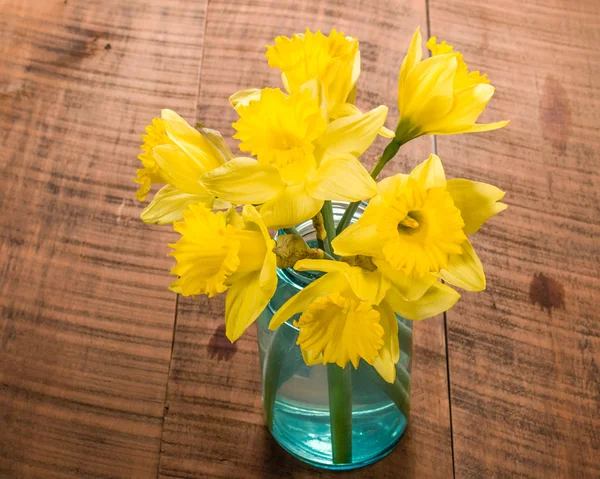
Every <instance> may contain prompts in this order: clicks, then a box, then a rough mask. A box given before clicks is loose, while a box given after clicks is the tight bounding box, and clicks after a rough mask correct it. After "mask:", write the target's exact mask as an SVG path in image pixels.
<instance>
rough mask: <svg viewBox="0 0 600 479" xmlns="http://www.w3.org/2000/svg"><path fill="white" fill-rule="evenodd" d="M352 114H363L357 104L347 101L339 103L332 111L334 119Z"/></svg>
mask: <svg viewBox="0 0 600 479" xmlns="http://www.w3.org/2000/svg"><path fill="white" fill-rule="evenodd" d="M352 115H362V112H361V111H360V110H359V109H358V107H357V106H356V105H354V104H352V103H347V102H346V103H342V104H341V105H338V106H337V107H336V108H335V110H333V111H332V112H331V118H333V119H338V118H344V117H346V116H352Z"/></svg>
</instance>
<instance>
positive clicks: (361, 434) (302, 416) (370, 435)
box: [271, 401, 407, 471]
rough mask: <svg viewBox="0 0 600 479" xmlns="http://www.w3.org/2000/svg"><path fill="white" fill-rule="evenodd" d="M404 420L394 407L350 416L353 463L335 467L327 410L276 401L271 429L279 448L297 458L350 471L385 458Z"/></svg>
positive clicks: (403, 426) (401, 431) (401, 428)
mask: <svg viewBox="0 0 600 479" xmlns="http://www.w3.org/2000/svg"><path fill="white" fill-rule="evenodd" d="M406 426H407V420H406V418H405V417H404V415H403V414H402V413H401V412H400V411H399V410H398V409H397V408H396V407H395V406H394V405H393V404H386V405H384V406H382V407H381V408H378V409H373V408H372V407H370V408H368V409H366V410H364V411H361V410H360V409H358V410H357V409H354V410H353V413H352V462H351V463H343V464H334V463H333V460H332V451H331V427H330V425H329V412H328V410H326V409H322V410H320V409H314V408H311V409H307V408H305V407H302V406H299V405H298V404H291V403H289V402H283V401H276V403H275V410H274V422H273V429H272V431H271V433H272V435H273V437H274V438H275V440H276V441H277V442H278V443H279V445H280V446H281V447H282V448H283V449H285V450H286V451H287V452H289V453H290V454H291V455H293V456H294V457H296V458H297V459H299V460H301V461H302V462H305V463H307V464H310V465H312V466H315V467H319V468H322V469H329V470H337V471H343V470H350V469H357V468H360V467H364V466H367V465H369V464H373V463H374V462H377V461H379V460H380V459H382V458H383V457H385V456H387V455H388V454H389V453H390V452H391V451H392V450H393V449H394V448H395V446H396V445H397V444H398V441H399V440H400V438H401V437H402V435H403V434H404V431H405V429H406Z"/></svg>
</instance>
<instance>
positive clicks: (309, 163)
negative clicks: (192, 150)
mask: <svg viewBox="0 0 600 479" xmlns="http://www.w3.org/2000/svg"><path fill="white" fill-rule="evenodd" d="M319 90H320V89H319V87H318V82H317V81H316V80H312V81H310V82H308V84H307V85H306V86H305V88H304V89H301V90H300V91H297V92H292V93H290V94H289V95H286V94H285V93H283V92H282V91H281V90H278V89H268V88H267V89H265V90H262V91H261V92H260V95H257V94H255V93H253V94H252V95H251V96H252V99H251V100H249V101H243V102H240V103H239V104H238V105H237V108H236V110H237V112H238V113H239V115H240V119H239V120H238V121H237V122H236V123H234V125H233V126H234V128H235V129H236V130H237V133H236V135H235V138H237V139H239V140H241V144H240V149H241V150H242V151H246V152H249V153H251V154H253V155H256V156H257V158H258V161H255V160H252V159H250V158H235V159H233V160H231V161H228V162H227V163H225V164H224V165H223V166H222V167H220V168H217V169H215V170H213V171H211V172H209V173H207V174H205V175H203V176H202V178H201V183H202V184H203V185H204V186H205V187H206V188H207V189H208V190H209V191H210V192H211V193H213V194H214V195H215V196H217V197H219V198H221V199H223V200H225V201H230V202H231V203H235V204H242V203H252V204H261V205H262V206H261V207H260V214H261V216H262V217H263V219H264V220H265V223H266V224H267V226H269V227H270V228H282V227H284V228H285V227H290V226H295V225H297V224H299V223H301V222H303V221H306V220H308V219H310V218H312V217H313V216H315V215H316V214H317V213H318V211H319V210H320V209H321V207H322V206H323V201H325V200H336V201H360V200H364V199H367V198H370V197H372V196H373V195H374V194H375V193H376V191H377V190H376V184H375V182H374V180H373V179H372V178H371V176H370V175H369V173H368V172H367V171H366V170H365V168H364V167H363V166H362V164H361V163H360V162H359V161H358V157H359V156H360V155H361V154H362V153H364V152H365V151H366V150H367V148H368V147H369V146H370V145H371V143H372V142H373V140H374V139H375V137H376V136H377V133H378V131H379V130H380V129H381V127H382V126H383V123H384V121H385V117H386V115H387V108H386V107H384V106H380V107H378V108H375V109H373V110H371V111H369V112H367V113H365V114H363V113H360V112H357V113H354V114H351V115H349V116H346V117H344V118H339V119H337V120H333V121H329V118H328V115H327V109H326V108H324V101H325V99H324V97H323V96H322V95H319V93H318V92H319Z"/></svg>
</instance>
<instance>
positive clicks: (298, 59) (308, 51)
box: [267, 28, 360, 112]
mask: <svg viewBox="0 0 600 479" xmlns="http://www.w3.org/2000/svg"><path fill="white" fill-rule="evenodd" d="M267 59H268V61H269V66H270V67H271V68H279V69H280V70H281V77H282V80H283V84H284V86H285V88H286V90H287V91H288V93H294V92H297V91H300V90H301V89H302V86H303V85H304V84H305V83H306V82H308V81H310V80H313V79H316V80H318V81H319V82H321V83H322V84H323V87H324V90H325V96H326V98H327V105H328V109H329V111H330V112H333V111H334V110H336V109H337V108H338V107H340V106H341V105H343V104H344V103H346V102H347V101H350V102H353V98H352V96H353V93H354V92H355V90H354V88H355V85H356V81H357V79H358V75H359V73H360V53H359V49H358V40H357V39H356V38H353V37H347V36H345V35H344V34H343V33H342V32H337V31H336V30H332V31H331V33H330V34H329V36H325V35H323V34H322V33H321V31H317V32H315V33H312V32H311V31H310V30H309V29H308V28H307V29H306V32H305V33H303V34H302V33H297V34H294V35H292V38H287V37H284V36H279V37H277V38H276V39H275V45H273V46H267Z"/></svg>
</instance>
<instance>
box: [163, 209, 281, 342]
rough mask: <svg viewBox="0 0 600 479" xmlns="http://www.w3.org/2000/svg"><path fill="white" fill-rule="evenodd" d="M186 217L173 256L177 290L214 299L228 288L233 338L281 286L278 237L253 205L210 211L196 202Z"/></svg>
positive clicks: (227, 311) (229, 326)
mask: <svg viewBox="0 0 600 479" xmlns="http://www.w3.org/2000/svg"><path fill="white" fill-rule="evenodd" d="M183 215H184V221H182V222H177V223H174V228H175V231H177V232H178V233H180V234H181V238H180V239H179V241H178V242H177V243H175V244H172V245H169V246H171V247H172V248H174V250H173V252H172V253H171V255H172V256H173V257H175V259H176V260H177V265H176V266H175V267H174V268H173V269H172V270H171V273H172V274H175V275H177V276H179V278H178V279H177V280H175V281H174V282H173V284H172V285H171V290H172V291H174V292H176V293H180V294H183V295H184V296H190V295H196V294H206V295H208V297H212V296H214V295H215V294H217V293H222V292H224V291H227V290H228V292H227V299H226V303H225V325H226V331H225V332H226V335H227V337H228V338H229V339H230V340H231V341H232V342H233V341H235V340H236V339H238V338H239V337H240V336H241V335H242V333H243V332H244V331H245V330H246V328H248V326H250V324H252V323H253V322H254V321H255V320H256V318H257V317H258V315H259V314H260V313H261V312H262V311H263V310H264V309H265V307H266V306H267V303H268V302H269V300H270V299H271V297H272V296H273V294H274V293H275V289H276V287H277V273H276V269H277V263H276V257H275V253H273V248H274V247H275V241H274V240H273V239H271V237H270V236H269V232H268V231H267V228H266V226H265V225H264V223H263V221H262V219H261V218H260V215H259V214H258V212H257V211H256V209H255V208H254V207H253V206H250V205H247V206H245V207H244V209H243V211H242V214H241V216H240V215H239V214H238V213H237V212H236V211H235V210H234V209H233V208H231V209H229V210H228V211H227V212H226V213H223V212H217V213H214V212H212V211H210V210H209V209H208V208H207V207H206V206H204V205H203V204H196V205H190V207H189V210H187V211H185V212H184V213H183Z"/></svg>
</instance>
